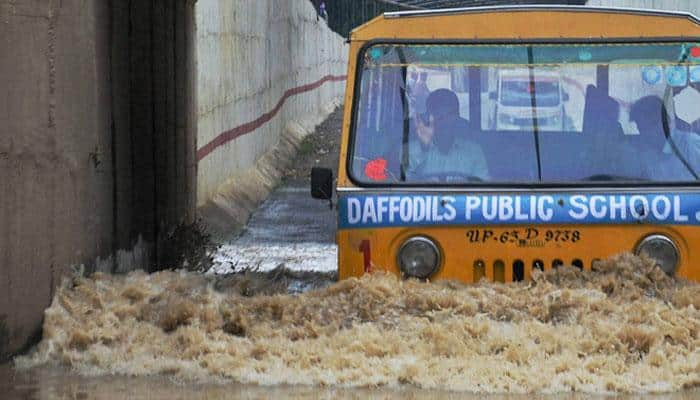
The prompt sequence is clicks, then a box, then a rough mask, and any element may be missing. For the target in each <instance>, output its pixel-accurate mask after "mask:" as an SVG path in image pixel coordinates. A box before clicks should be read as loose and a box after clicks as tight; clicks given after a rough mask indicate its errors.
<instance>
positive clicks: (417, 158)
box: [406, 139, 430, 180]
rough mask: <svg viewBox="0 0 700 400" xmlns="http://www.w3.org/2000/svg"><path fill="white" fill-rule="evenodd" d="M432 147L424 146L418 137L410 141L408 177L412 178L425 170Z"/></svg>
mask: <svg viewBox="0 0 700 400" xmlns="http://www.w3.org/2000/svg"><path fill="white" fill-rule="evenodd" d="M429 150H430V148H429V147H427V146H424V145H423V144H422V143H420V141H418V140H417V139H414V140H410V141H409V142H408V166H407V168H406V178H407V179H408V180H411V179H412V178H415V177H416V176H417V175H420V173H421V172H422V171H423V170H424V167H425V163H426V160H427V159H428V152H429Z"/></svg>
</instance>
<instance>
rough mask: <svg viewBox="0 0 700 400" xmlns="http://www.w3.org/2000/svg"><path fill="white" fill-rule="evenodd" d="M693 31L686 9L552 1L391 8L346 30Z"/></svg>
mask: <svg viewBox="0 0 700 400" xmlns="http://www.w3.org/2000/svg"><path fill="white" fill-rule="evenodd" d="M525 13H527V14H529V15H527V17H523V14H525ZM533 22H535V23H533ZM698 37H700V19H698V18H697V17H696V16H694V15H693V14H690V13H686V12H672V11H660V10H647V9H635V8H612V7H583V6H552V5H544V6H543V5H539V6H538V5H527V6H496V7H469V8H451V9H440V10H418V11H400V12H391V13H385V14H383V15H381V16H379V17H376V18H374V19H373V20H371V21H369V22H368V23H366V24H364V25H362V26H360V27H358V28H356V29H355V30H353V31H352V34H351V40H352V41H368V40H373V39H399V40H408V39H417V40H421V39H423V40H425V39H437V40H439V39H452V40H455V39H463V40H479V39H492V40H508V39H510V40H512V39H597V40H600V39H608V38H627V39H644V38H678V39H684V38H695V39H697V38H698Z"/></svg>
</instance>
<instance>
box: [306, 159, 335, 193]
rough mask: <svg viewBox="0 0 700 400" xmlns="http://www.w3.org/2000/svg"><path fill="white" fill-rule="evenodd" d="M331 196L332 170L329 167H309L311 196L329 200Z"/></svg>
mask: <svg viewBox="0 0 700 400" xmlns="http://www.w3.org/2000/svg"><path fill="white" fill-rule="evenodd" d="M332 196H333V171H331V169H330V168H319V167H313V168H311V197H313V198H314V199H322V200H330V199H331V197H332Z"/></svg>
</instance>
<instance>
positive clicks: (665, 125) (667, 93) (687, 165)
mask: <svg viewBox="0 0 700 400" xmlns="http://www.w3.org/2000/svg"><path fill="white" fill-rule="evenodd" d="M687 58H688V52H687V51H685V52H683V54H682V55H681V59H680V60H678V65H682V64H683V63H684V62H685V61H686V59H687ZM669 97H670V98H671V99H672V97H673V90H672V88H671V86H669V85H666V90H665V91H664V98H663V104H662V105H661V125H662V126H663V128H664V136H666V141H667V142H668V144H669V145H670V146H671V150H672V151H673V154H674V155H675V156H676V157H678V160H680V162H681V163H682V164H683V166H684V167H685V169H687V170H688V172H690V174H691V175H693V178H695V180H696V181H697V180H699V179H700V177H699V176H698V173H697V172H695V170H694V169H693V167H692V166H691V165H690V163H689V162H688V160H686V159H685V157H683V154H681V151H680V150H679V149H678V146H677V145H676V141H675V140H674V139H673V135H671V130H670V129H669V126H670V124H669V122H668V115H667V112H666V102H667V101H668V99H669Z"/></svg>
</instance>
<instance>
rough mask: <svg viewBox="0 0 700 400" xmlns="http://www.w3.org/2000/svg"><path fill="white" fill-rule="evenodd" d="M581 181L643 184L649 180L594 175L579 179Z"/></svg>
mask: <svg viewBox="0 0 700 400" xmlns="http://www.w3.org/2000/svg"><path fill="white" fill-rule="evenodd" d="M581 180H582V181H589V182H620V181H622V182H624V181H628V182H645V181H648V180H649V179H645V178H639V177H636V176H634V177H633V176H622V175H612V174H595V175H591V176H587V177H585V178H582V179H581Z"/></svg>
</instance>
